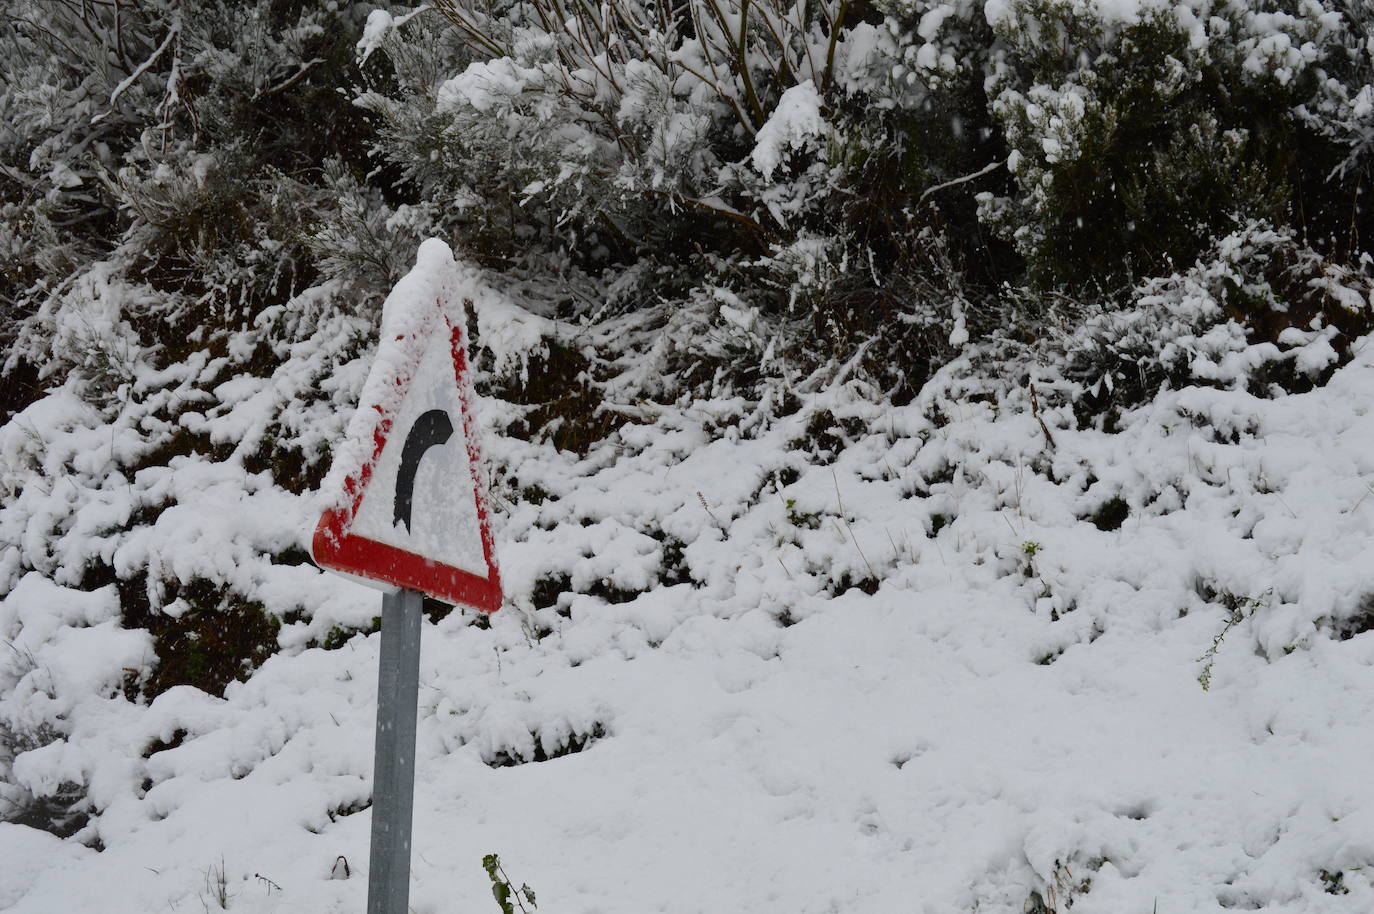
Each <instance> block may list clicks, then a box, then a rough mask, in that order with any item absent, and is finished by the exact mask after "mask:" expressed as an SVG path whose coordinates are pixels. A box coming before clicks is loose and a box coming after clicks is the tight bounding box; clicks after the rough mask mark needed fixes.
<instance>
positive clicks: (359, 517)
mask: <svg viewBox="0 0 1374 914" xmlns="http://www.w3.org/2000/svg"><path fill="white" fill-rule="evenodd" d="M417 269H419V268H418V267H417ZM403 282H404V281H403ZM399 288H400V287H398V289H399ZM388 306H390V303H388ZM409 307H411V308H412V313H410V314H409V315H408V318H409V319H408V320H407V321H406V322H404V323H405V328H406V329H405V332H403V333H400V334H395V335H392V336H391V337H390V338H385V339H383V340H382V342H381V344H380V345H379V347H378V356H377V361H376V363H375V364H374V368H373V372H374V374H375V373H377V372H381V376H380V379H378V378H371V377H370V378H369V380H368V384H367V385H366V386H365V388H364V400H363V402H360V403H359V404H358V409H359V411H360V412H363V413H364V416H365V417H366V418H367V419H369V420H372V421H373V422H374V425H373V434H372V442H371V454H370V455H367V456H366V457H365V459H363V460H361V461H360V462H359V465H358V466H356V467H355V468H354V469H353V470H352V471H351V472H349V473H348V475H347V477H346V479H345V481H344V483H343V492H344V497H343V498H342V499H341V500H340V503H339V504H337V505H334V506H332V507H330V508H328V509H327V510H326V511H325V512H324V513H323V515H322V516H321V518H320V521H319V525H318V526H317V527H316V530H315V536H314V541H313V543H312V551H313V553H314V556H315V561H316V562H317V563H318V564H320V565H321V566H322V567H325V568H330V569H333V570H335V571H341V572H344V573H345V574H349V575H355V576H357V577H362V578H368V579H371V580H376V581H381V582H384V583H387V584H394V585H396V586H398V587H403V588H407V589H410V590H417V591H420V592H422V593H426V594H429V595H430V596H433V597H437V598H438V599H440V600H444V601H446V602H449V603H457V604H461V605H464V606H470V607H472V608H474V609H478V610H481V611H482V612H488V613H489V612H495V611H496V610H497V609H498V608H500V605H501V580H500V575H499V573H498V571H497V568H496V561H495V557H494V551H493V548H492V537H491V530H490V527H489V526H488V523H487V505H486V497H485V492H484V489H483V485H482V478H481V474H480V472H479V449H478V447H477V441H476V437H475V434H474V432H475V429H474V425H473V421H472V415H471V412H470V410H469V403H470V402H471V392H470V391H471V384H470V382H469V380H468V377H467V339H466V333H465V332H464V329H463V324H462V321H461V319H459V320H455V319H454V315H453V313H452V312H453V311H454V310H455V309H453V308H452V306H451V305H449V303H448V302H446V301H445V300H444V298H443V296H442V293H440V294H436V296H435V298H434V299H433V302H432V304H431V303H430V302H424V303H422V305H421V306H420V310H419V311H415V307H416V306H414V305H413V304H412V305H410V306H409ZM384 329H385V328H384ZM378 380H380V382H381V383H376V381H378ZM369 393H370V394H371V397H370V398H369ZM355 444H356V442H355Z"/></svg>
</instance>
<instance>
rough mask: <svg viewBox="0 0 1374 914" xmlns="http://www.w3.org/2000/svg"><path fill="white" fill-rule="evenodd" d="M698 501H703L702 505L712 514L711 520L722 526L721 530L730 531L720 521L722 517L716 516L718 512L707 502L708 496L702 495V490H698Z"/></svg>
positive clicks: (723, 531)
mask: <svg viewBox="0 0 1374 914" xmlns="http://www.w3.org/2000/svg"><path fill="white" fill-rule="evenodd" d="M697 501H699V502H701V507H702V508H703V509H704V510H705V511H706V513H707V514H708V515H710V517H711V520H712V521H714V522H715V524H716V526H717V527H719V528H720V532H721V533H728V532H729V531H728V530H727V529H726V527H725V525H724V524H722V523H721V522H720V518H718V517H716V513H715V512H714V511H712V510H711V506H710V505H708V504H707V503H706V496H705V495H702V494H701V492H700V491H698V492H697Z"/></svg>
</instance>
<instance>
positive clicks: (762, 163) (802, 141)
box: [750, 79, 826, 178]
mask: <svg viewBox="0 0 1374 914" xmlns="http://www.w3.org/2000/svg"><path fill="white" fill-rule="evenodd" d="M825 130H826V125H825V119H824V117H822V115H821V96H820V93H819V92H817V91H816V86H815V84H814V83H813V82H812V81H811V80H809V79H808V80H806V81H805V82H802V83H800V84H799V85H795V86H792V87H791V88H790V89H788V90H787V91H786V92H784V93H783V94H782V97H781V98H779V99H778V105H777V108H775V109H774V110H773V113H772V115H770V116H769V118H768V120H767V121H765V122H764V124H763V126H762V127H760V128H759V132H758V135H757V136H755V137H754V151H753V152H752V153H751V154H750V161H752V162H753V164H754V168H755V169H756V170H757V171H758V172H759V174H761V175H763V176H764V178H771V177H772V176H773V172H774V171H776V170H777V168H778V166H779V165H781V164H782V162H783V159H784V157H785V155H786V153H787V151H788V150H790V149H801V148H803V147H805V146H806V145H807V144H808V143H810V142H812V141H813V140H814V139H815V138H816V137H819V136H822V135H824V133H825Z"/></svg>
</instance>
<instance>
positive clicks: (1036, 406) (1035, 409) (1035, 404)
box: [1027, 384, 1054, 450]
mask: <svg viewBox="0 0 1374 914" xmlns="http://www.w3.org/2000/svg"><path fill="white" fill-rule="evenodd" d="M1027 386H1028V387H1029V388H1030V401H1031V415H1032V416H1034V417H1035V421H1036V422H1039V423H1040V431H1042V432H1044V433H1045V441H1046V442H1047V443H1048V444H1049V446H1050V450H1054V436H1053V435H1051V434H1050V427H1049V426H1048V425H1046V424H1045V419H1044V417H1043V416H1041V415H1040V401H1039V400H1038V399H1037V398H1036V396H1035V385H1034V384H1028V385H1027Z"/></svg>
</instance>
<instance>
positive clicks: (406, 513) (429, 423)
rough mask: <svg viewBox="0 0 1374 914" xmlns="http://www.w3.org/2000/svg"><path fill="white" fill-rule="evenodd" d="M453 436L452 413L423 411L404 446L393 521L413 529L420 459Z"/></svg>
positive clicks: (407, 530) (434, 410)
mask: <svg viewBox="0 0 1374 914" xmlns="http://www.w3.org/2000/svg"><path fill="white" fill-rule="evenodd" d="M452 435H453V423H452V422H450V421H449V418H448V413H447V412H446V411H444V410H442V409H431V410H430V411H429V412H426V413H422V414H421V415H420V418H418V419H416V420H415V424H414V425H412V426H411V427H410V434H408V435H406V443H405V447H403V448H402V449H401V468H400V469H399V470H398V471H397V472H396V504H395V510H394V512H393V515H392V520H391V523H392V524H405V525H406V532H407V533H409V532H410V510H411V498H412V496H413V495H414V494H415V471H416V470H418V469H419V468H420V458H421V457H423V456H425V451H427V450H429V449H430V448H432V447H434V446H436V445H442V444H444V443H446V442H447V441H448V439H449V438H450V437H452Z"/></svg>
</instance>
